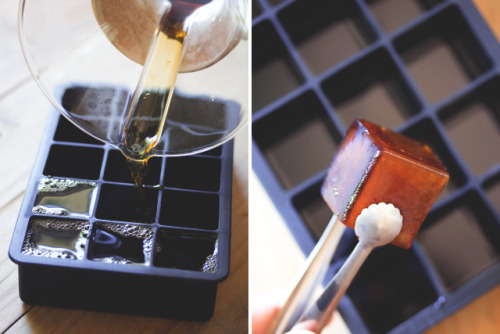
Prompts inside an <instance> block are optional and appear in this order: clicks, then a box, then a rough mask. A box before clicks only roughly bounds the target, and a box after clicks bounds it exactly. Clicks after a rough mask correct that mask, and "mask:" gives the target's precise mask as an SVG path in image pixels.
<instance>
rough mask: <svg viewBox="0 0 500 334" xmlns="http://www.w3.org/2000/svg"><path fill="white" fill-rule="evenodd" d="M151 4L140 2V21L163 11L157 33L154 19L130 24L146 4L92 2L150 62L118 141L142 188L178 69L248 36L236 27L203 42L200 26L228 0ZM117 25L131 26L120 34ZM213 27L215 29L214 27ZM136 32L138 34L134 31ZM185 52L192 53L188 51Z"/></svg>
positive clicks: (121, 42) (216, 55)
mask: <svg viewBox="0 0 500 334" xmlns="http://www.w3.org/2000/svg"><path fill="white" fill-rule="evenodd" d="M145 4H146V5H144V4H142V6H143V7H141V8H140V9H141V10H142V12H141V14H140V15H139V16H140V17H142V20H139V22H138V23H142V21H144V20H146V21H148V20H149V22H151V20H152V18H153V17H154V16H155V15H158V13H161V12H163V14H162V15H161V19H160V20H159V22H160V23H159V24H158V26H157V27H156V29H155V31H154V33H153V37H152V38H150V37H149V35H150V34H151V31H150V29H151V25H145V26H144V28H143V27H142V26H141V27H140V31H139V32H137V31H134V29H132V30H131V29H130V28H129V23H131V22H132V24H138V23H135V21H130V14H131V12H132V11H134V10H138V8H135V7H137V6H141V5H140V4H138V3H136V4H133V5H130V4H129V3H127V5H125V4H123V6H118V7H117V4H116V3H114V2H113V3H110V2H109V1H102V0H93V2H92V5H93V9H94V13H95V16H96V18H97V20H98V21H99V22H100V23H101V27H104V26H109V25H110V24H111V25H112V26H113V27H114V29H106V30H104V29H103V31H105V32H107V35H108V38H109V39H110V40H111V41H112V42H113V44H114V45H115V46H116V47H117V48H118V49H119V50H120V51H121V52H122V53H124V54H125V55H127V56H128V57H130V58H131V59H133V60H134V61H136V62H140V63H142V62H144V67H143V70H142V74H141V77H140V79H139V83H138V85H137V87H136V89H135V92H134V94H133V96H132V99H131V102H130V104H129V106H128V107H127V109H128V111H127V112H126V119H125V121H124V122H123V125H122V128H121V135H120V142H119V144H118V145H117V147H118V148H119V149H120V150H121V151H122V153H123V154H124V155H125V156H126V158H127V161H128V164H129V168H130V171H131V174H132V178H133V180H134V182H135V184H136V187H138V188H139V189H140V188H141V187H142V179H143V177H144V176H145V174H146V167H147V161H148V159H149V158H150V157H151V156H153V155H154V153H153V149H154V148H155V147H156V146H157V145H158V143H159V142H160V139H161V137H162V134H163V131H164V127H165V124H166V118H167V114H168V112H169V106H170V102H171V101H172V96H173V92H174V86H175V81H176V77H177V74H178V72H179V71H193V70H198V69H202V68H205V67H207V66H210V64H212V63H214V62H217V61H218V60H219V59H221V58H222V57H224V55H225V54H227V53H228V52H229V51H231V50H232V48H234V47H235V46H236V44H237V43H238V42H239V40H240V39H241V38H242V37H243V34H242V32H241V31H240V30H235V32H234V34H232V35H231V36H226V37H224V36H223V37H224V38H223V40H222V41H220V36H219V37H213V36H209V35H210V34H207V35H206V36H205V37H204V39H205V40H207V39H214V40H216V46H215V48H214V47H213V46H212V48H208V47H207V45H203V44H204V43H207V42H203V41H201V42H200V36H197V35H200V34H201V30H200V29H199V26H203V25H206V24H207V23H206V22H205V23H203V22H204V20H206V18H208V17H210V15H207V14H210V13H211V12H222V13H223V12H224V10H223V8H224V6H226V4H225V2H224V1H220V0H214V1H210V0H189V1H165V2H163V7H161V6H160V8H158V2H149V4H148V2H147V1H146V2H145ZM120 8H121V12H122V13H121V14H120V13H118V14H117V12H116V9H118V12H120ZM198 10H199V11H198ZM213 22H215V23H213V24H212V25H213V26H215V28H212V29H215V30H220V29H223V28H224V25H226V24H227V23H226V20H224V19H222V20H215V21H213ZM221 22H222V23H221ZM192 25H194V32H193V35H194V36H193V39H192V40H194V41H195V42H196V43H191V44H189V43H187V41H188V40H189V39H188V36H190V34H189V33H188V32H189V30H190V28H191V26H192ZM217 25H219V27H217ZM197 27H198V28H197ZM132 28H134V27H132ZM137 28H139V27H137ZM117 29H118V31H121V30H123V31H125V32H124V33H122V34H121V35H117V34H116V30H117ZM208 32H209V33H210V30H208ZM132 33H133V34H135V36H131V35H130V34H132ZM216 35H217V34H216ZM218 35H221V34H218ZM116 36H118V38H117V37H116ZM145 40H151V43H150V44H149V47H148V49H149V51H148V53H147V56H146V58H145V59H144V55H143V54H144V52H143V51H144V50H142V49H143V48H144V47H145V45H147V44H145ZM196 44H198V45H196ZM200 44H201V45H200ZM141 48H142V49H141ZM186 49H187V50H186ZM214 50H215V51H214ZM141 52H142V53H141ZM185 55H187V56H186V57H183V56H185ZM139 196H140V197H142V196H141V195H139Z"/></svg>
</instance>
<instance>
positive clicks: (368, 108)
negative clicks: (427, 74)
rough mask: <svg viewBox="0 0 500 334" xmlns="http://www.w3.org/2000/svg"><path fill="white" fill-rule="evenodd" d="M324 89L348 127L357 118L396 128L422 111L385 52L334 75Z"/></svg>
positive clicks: (362, 60)
mask: <svg viewBox="0 0 500 334" xmlns="http://www.w3.org/2000/svg"><path fill="white" fill-rule="evenodd" d="M322 89H323V91H324V92H325V94H326V95H327V96H328V98H329V99H330V101H331V103H332V105H333V107H334V108H335V111H336V113H337V115H338V116H339V118H340V119H341V120H342V123H343V125H344V127H345V128H348V127H349V125H350V124H351V123H352V122H353V121H354V120H355V119H356V118H364V119H366V120H368V121H371V122H374V123H377V124H380V125H383V126H385V127H387V128H394V127H397V126H399V125H401V124H402V123H403V122H405V121H406V120H407V119H408V118H410V117H411V116H412V115H414V114H416V113H418V112H419V111H420V108H421V105H420V103H419V102H418V100H417V99H416V98H415V96H414V94H413V92H412V91H411V90H410V88H409V87H408V85H407V84H406V82H405V80H404V77H403V76H402V75H401V73H400V71H399V70H398V68H397V66H396V65H395V64H394V62H393V60H392V59H391V57H390V55H389V54H388V52H387V51H386V50H385V49H378V50H376V51H374V52H373V53H370V54H369V55H368V56H366V57H364V58H362V59H361V60H359V61H358V62H355V63H353V64H351V65H349V66H348V67H345V68H343V69H342V70H340V71H339V72H337V73H335V74H334V75H332V76H331V77H330V78H328V79H326V80H325V81H324V82H323V84H322Z"/></svg>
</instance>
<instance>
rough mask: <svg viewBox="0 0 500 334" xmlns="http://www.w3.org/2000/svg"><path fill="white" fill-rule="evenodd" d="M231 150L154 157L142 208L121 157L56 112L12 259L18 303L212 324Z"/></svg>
mask: <svg viewBox="0 0 500 334" xmlns="http://www.w3.org/2000/svg"><path fill="white" fill-rule="evenodd" d="M66 102H68V101H66ZM232 145H233V144H232V142H229V143H226V144H224V145H222V146H220V147H218V148H215V149H213V150H211V151H207V152H204V153H200V154H197V155H194V156H189V157H180V158H160V157H154V158H152V159H150V161H149V166H148V175H147V177H146V178H145V180H144V184H145V192H144V198H145V200H144V201H142V200H140V199H139V196H138V193H137V189H136V188H135V187H134V184H133V181H132V178H131V176H130V173H129V171H128V167H127V165H126V161H125V158H124V157H123V155H122V154H121V153H120V152H119V151H118V150H116V149H115V148H113V147H111V146H108V145H103V144H102V143H101V142H99V141H97V140H95V139H93V138H91V137H90V136H88V135H86V134H84V133H83V132H82V131H80V130H79V129H77V128H76V127H75V126H74V125H72V124H71V123H70V122H69V121H67V120H66V119H65V118H64V117H62V116H60V115H59V113H57V112H55V111H54V113H53V114H52V115H51V118H50V119H49V123H48V125H47V129H46V132H45V135H44V138H43V141H42V143H41V146H40V150H39V154H38V157H37V159H36V162H35V165H34V168H33V171H32V176H31V179H30V181H29V184H28V186H27V190H26V194H25V197H24V201H23V204H22V207H21V211H20V214H19V218H18V221H17V225H16V228H15V232H14V235H13V238H12V243H11V247H10V252H9V254H10V257H11V258H12V260H13V261H14V262H16V263H17V264H18V268H19V289H20V295H21V299H22V300H23V301H25V302H27V303H30V304H46V305H53V306H63V307H76V308H85V309H92V310H103V311H116V312H125V313H133V314H141V315H152V316H159V317H172V318H180V319H193V320H206V319H209V318H210V317H211V316H212V314H213V310H214V306H215V297H216V292H217V286H218V283H219V282H220V281H222V280H223V279H224V278H225V277H226V276H227V275H228V273H229V244H230V224H231V187H232V183H231V182H232V159H233V158H232V157H233V151H232V150H233V146H232ZM57 207H59V208H64V209H57Z"/></svg>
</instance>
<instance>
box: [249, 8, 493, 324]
mask: <svg viewBox="0 0 500 334" xmlns="http://www.w3.org/2000/svg"><path fill="white" fill-rule="evenodd" d="M252 85H253V86H252V88H253V107H254V108H253V117H252V131H253V133H252V134H253V141H252V153H253V160H252V161H253V168H254V170H255V172H256V173H257V175H258V177H259V178H260V180H261V181H262V184H263V185H264V187H265V188H266V189H267V191H268V193H269V194H270V197H271V198H272V200H273V202H274V204H275V205H276V207H277V208H278V210H279V211H280V213H281V215H282V216H283V218H284V220H285V221H286V223H287V225H288V227H289V229H290V230H291V232H292V234H293V235H294V237H295V239H296V240H297V243H298V244H299V246H300V247H301V249H302V250H303V252H304V253H305V254H309V253H310V251H311V250H312V248H313V247H314V244H315V242H316V241H317V240H318V239H319V236H320V235H321V233H322V231H323V229H324V228H325V226H326V224H327V223H328V221H329V219H330V217H331V215H332V213H331V211H330V210H329V208H328V207H327V205H326V204H325V203H324V201H323V200H322V198H321V195H320V186H321V183H322V182H323V179H324V177H325V176H326V171H327V168H328V166H329V164H330V162H331V160H332V157H333V155H334V153H335V151H336V149H337V146H338V145H339V143H340V141H341V140H342V138H343V136H344V135H345V131H346V129H347V128H348V126H349V124H350V123H351V122H352V121H353V120H354V119H355V118H356V117H361V118H365V119H367V120H369V121H372V122H374V123H377V124H380V125H382V126H385V127H388V128H392V129H394V130H395V131H397V132H400V133H403V134H405V135H407V136H409V137H412V138H414V139H417V140H419V141H422V142H425V143H427V144H429V145H430V147H431V148H432V149H433V151H434V152H435V153H436V154H437V155H438V156H439V158H440V159H441V161H442V162H443V163H444V164H445V165H446V166H447V168H448V170H449V172H450V176H451V179H450V183H449V185H448V186H447V188H446V189H445V190H444V192H443V194H442V195H441V196H440V197H439V198H438V200H437V202H436V203H435V205H434V206H433V208H432V210H431V212H430V214H429V216H428V218H427V219H426V221H425V222H424V224H423V226H422V229H421V231H420V233H419V235H418V236H417V238H416V240H415V241H414V243H413V246H412V247H411V249H410V250H403V249H398V248H397V247H394V246H391V245H389V246H387V247H383V248H381V249H378V250H376V251H375V252H374V253H373V254H372V255H370V257H369V259H368V261H367V262H366V263H365V265H364V266H363V268H362V269H361V271H360V272H359V274H358V275H357V277H356V278H355V280H354V282H353V284H352V286H351V287H350V289H349V290H348V292H347V294H346V296H345V297H344V298H343V299H342V301H341V303H340V306H339V310H340V312H341V313H342V316H343V318H344V320H345V321H346V323H347V325H348V327H349V328H350V330H351V331H352V332H353V333H356V334H358V333H393V334H395V333H405V334H406V333H419V332H421V331H423V330H425V329H427V328H429V327H431V326H433V325H434V324H436V323H437V322H438V321H440V320H442V319H444V318H446V317H447V316H449V315H450V314H451V313H453V312H455V311H456V310H457V309H459V308H461V307H462V306H464V305H466V304H467V303H469V302H470V301H472V300H473V299H475V298H476V297H478V296H479V295H481V294H482V293H484V292H485V291H488V290H489V289H491V288H492V287H494V286H496V285H497V284H498V283H500V150H499V145H498V143H499V142H500V97H499V95H498V92H499V91H500V45H499V43H498V41H497V40H496V39H495V37H494V35H493V34H492V32H491V31H490V30H489V28H488V26H487V25H486V23H485V22H484V21H483V19H482V17H481V16H480V14H479V13H478V12H477V10H476V8H475V7H474V5H473V4H472V3H471V2H470V1H469V0H435V1H433V0H409V1H398V0H339V1H322V0H281V1H280V0H257V1H254V2H253V84H252ZM355 243H356V238H355V237H354V235H353V232H352V231H351V230H348V231H347V232H346V233H345V235H344V236H343V237H342V239H341V243H340V246H339V249H338V251H337V253H336V254H335V256H334V259H333V262H332V265H331V268H330V270H329V273H328V275H327V276H328V277H327V279H329V278H330V277H331V276H332V275H333V273H334V271H335V270H337V269H338V268H339V267H340V265H341V264H342V263H343V261H344V260H345V258H346V257H347V256H348V254H349V253H350V251H351V250H352V249H353V247H354V245H355Z"/></svg>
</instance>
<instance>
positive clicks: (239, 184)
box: [0, 0, 248, 334]
mask: <svg viewBox="0 0 500 334" xmlns="http://www.w3.org/2000/svg"><path fill="white" fill-rule="evenodd" d="M55 10H56V9H55ZM17 12H18V1H15V0H0V332H2V333H139V332H140V333H176V334H177V333H207V334H211V333H247V332H248V131H247V130H243V131H242V132H241V133H240V134H239V135H238V136H237V138H236V141H235V159H234V174H233V175H234V176H233V203H232V239H231V263H230V275H229V277H228V278H227V279H226V280H225V281H223V282H222V283H221V284H219V287H218V292H217V302H216V307H215V314H214V316H213V318H212V319H211V320H210V321H207V322H193V321H176V320H169V319H160V318H153V317H140V316H130V315H121V314H113V313H102V312H91V311H81V310H72V309H62V308H53V307H44V306H34V305H27V304H23V303H22V302H21V300H20V299H19V294H18V278H17V266H16V265H15V264H14V263H13V262H11V261H10V259H9V258H8V248H9V244H10V239H11V237H12V232H13V230H14V226H15V223H16V219H17V215H18V212H19V208H20V206H21V201H22V198H23V194H24V190H25V187H26V185H27V183H28V178H29V175H30V172H31V168H32V164H33V162H34V159H35V155H36V152H37V150H38V145H39V141H40V138H41V135H42V132H43V130H44V124H45V120H46V118H47V115H48V113H49V111H50V109H51V106H50V104H49V102H48V101H47V100H46V98H45V97H44V96H43V95H42V93H41V91H40V90H39V88H38V86H36V84H35V82H34V81H33V79H32V77H31V75H30V73H29V71H28V68H27V66H26V63H25V61H24V58H23V55H22V52H21V48H20V45H19V41H18V35H17Z"/></svg>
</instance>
